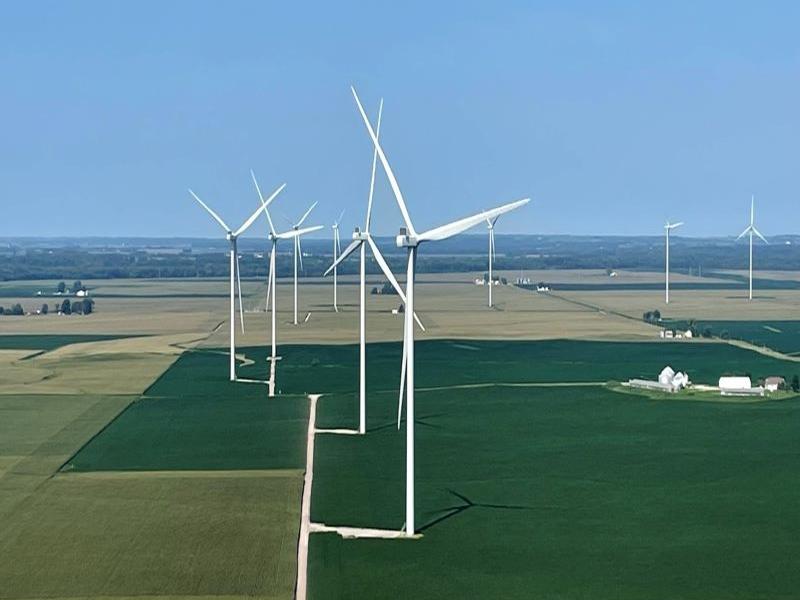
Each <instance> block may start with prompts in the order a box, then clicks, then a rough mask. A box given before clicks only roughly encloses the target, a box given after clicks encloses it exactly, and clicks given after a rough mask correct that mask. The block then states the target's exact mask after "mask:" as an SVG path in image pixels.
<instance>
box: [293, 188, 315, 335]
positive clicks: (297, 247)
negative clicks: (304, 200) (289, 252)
mask: <svg viewBox="0 0 800 600" xmlns="http://www.w3.org/2000/svg"><path fill="white" fill-rule="evenodd" d="M316 205H317V203H316V202H314V203H313V204H312V205H311V206H309V207H308V210H307V211H306V212H305V213H303V216H302V217H300V220H299V221H297V223H295V224H294V225H292V229H291V231H293V232H295V234H294V235H293V236H291V237H293V238H294V324H295V325H297V260H298V258H299V259H300V268H301V269H303V246H302V245H301V244H300V236H301V235H304V234H306V233H311V232H312V231H318V230H320V229H322V225H317V226H314V227H306V228H305V229H300V226H301V225H302V224H303V223H304V222H305V220H306V219H307V218H308V215H310V214H311V211H312V210H314V207H315V206H316ZM303 270H304V271H305V269H303Z"/></svg>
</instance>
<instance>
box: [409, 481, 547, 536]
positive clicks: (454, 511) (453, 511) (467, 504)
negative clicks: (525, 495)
mask: <svg viewBox="0 0 800 600" xmlns="http://www.w3.org/2000/svg"><path fill="white" fill-rule="evenodd" d="M447 493H449V494H450V495H452V496H455V497H456V498H458V499H459V500H461V502H462V504H458V505H456V506H449V507H447V508H442V509H440V510H439V511H437V512H442V513H444V514H442V515H440V516H438V517H436V518H435V519H433V520H432V521H428V522H427V523H425V524H424V525H423V526H422V527H420V528H419V531H420V532H423V531H425V530H427V529H430V528H431V527H433V526H435V525H438V524H439V523H442V522H443V521H446V520H447V519H449V518H451V517H455V516H456V515H459V514H461V513H463V512H464V511H466V510H469V509H470V508H492V509H500V510H534V507H533V506H523V505H519V504H491V503H483V502H473V501H472V500H470V499H469V498H468V497H467V496H465V495H464V494H459V493H458V492H456V491H455V490H451V489H450V488H448V489H447Z"/></svg>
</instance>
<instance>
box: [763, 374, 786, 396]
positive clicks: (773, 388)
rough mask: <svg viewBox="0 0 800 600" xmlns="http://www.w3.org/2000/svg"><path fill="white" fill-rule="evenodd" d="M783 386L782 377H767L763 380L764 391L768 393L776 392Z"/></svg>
mask: <svg viewBox="0 0 800 600" xmlns="http://www.w3.org/2000/svg"><path fill="white" fill-rule="evenodd" d="M785 385H786V380H785V379H784V378H783V377H767V378H766V379H765V380H764V389H766V390H767V391H768V392H777V391H778V390H779V389H781V388H782V387H784V386H785Z"/></svg>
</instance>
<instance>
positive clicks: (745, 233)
mask: <svg viewBox="0 0 800 600" xmlns="http://www.w3.org/2000/svg"><path fill="white" fill-rule="evenodd" d="M750 229H751V225H748V226H747V227H745V230H744V231H743V232H742V233H740V234H739V237H737V238H736V239H737V240H740V239H742V238H743V237H744V236H745V235H747V234H748V233H750Z"/></svg>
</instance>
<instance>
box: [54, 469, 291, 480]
mask: <svg viewBox="0 0 800 600" xmlns="http://www.w3.org/2000/svg"><path fill="white" fill-rule="evenodd" d="M302 473H303V471H302V469H241V470H236V469H226V470H219V471H214V470H210V469H206V470H197V471H193V470H175V471H171V470H163V471H63V472H59V473H56V474H55V475H54V476H53V477H52V479H56V480H58V479H95V480H123V479H258V478H266V479H269V478H284V477H285V478H294V477H298V476H300V475H301V474H302Z"/></svg>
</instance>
